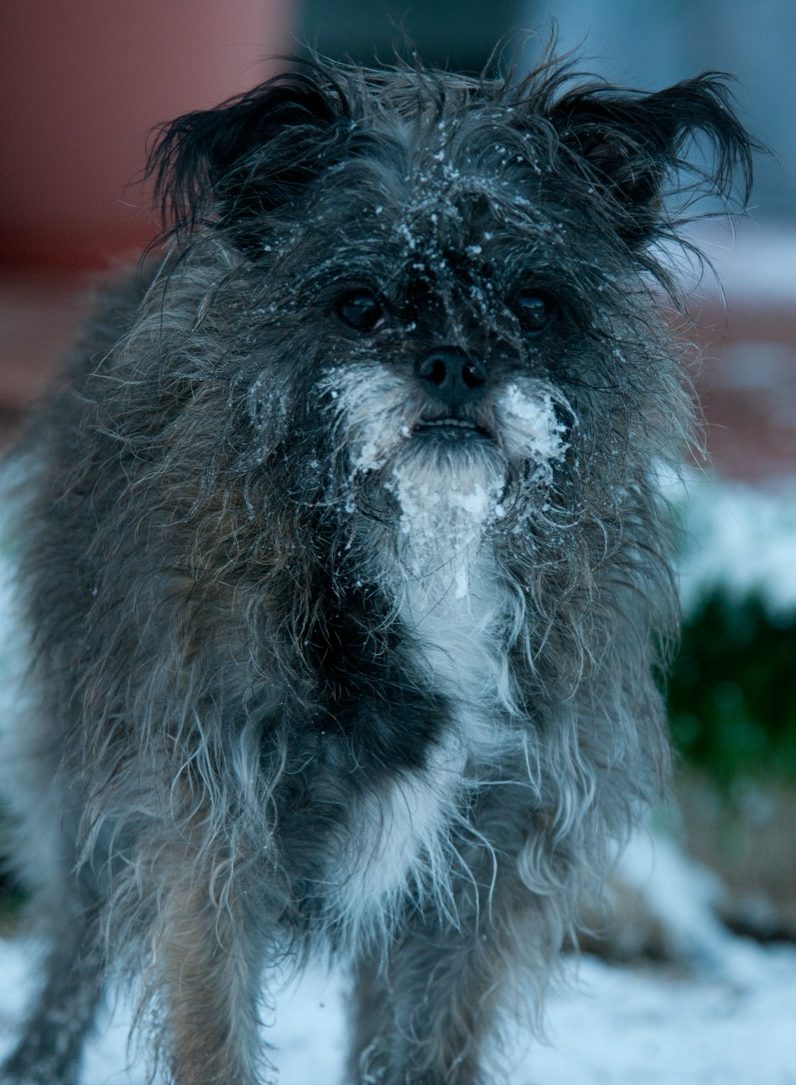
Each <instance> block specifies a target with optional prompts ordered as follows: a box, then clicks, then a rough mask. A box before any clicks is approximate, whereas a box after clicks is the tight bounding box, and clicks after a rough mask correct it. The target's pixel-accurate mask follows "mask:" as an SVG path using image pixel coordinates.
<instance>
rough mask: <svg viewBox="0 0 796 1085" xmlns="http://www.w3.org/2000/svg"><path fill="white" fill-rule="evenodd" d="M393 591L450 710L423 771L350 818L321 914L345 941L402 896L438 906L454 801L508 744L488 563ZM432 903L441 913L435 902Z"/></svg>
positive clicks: (500, 608)
mask: <svg viewBox="0 0 796 1085" xmlns="http://www.w3.org/2000/svg"><path fill="white" fill-rule="evenodd" d="M463 583H466V586H467V590H466V591H464V592H463V591H462V590H461V588H462V584H463ZM401 585H402V587H401V596H400V600H399V615H400V618H401V621H402V624H403V626H404V628H405V629H406V631H407V634H408V636H409V637H410V638H411V640H412V642H413V644H414V646H415V649H414V650H415V652H416V665H417V668H418V670H419V671H420V672H421V673H422V674H423V676H424V680H425V682H424V684H425V683H428V684H430V685H431V686H432V688H435V689H436V690H437V691H438V692H440V693H442V694H443V695H444V696H445V697H446V699H447V700H448V701H449V703H450V704H451V705H452V706H453V716H454V719H453V726H452V727H451V729H450V730H449V731H448V732H447V733H446V734H445V735H444V737H443V738H442V740H441V741H440V742H439V743H438V744H437V745H436V746H434V747H432V748H431V749H430V751H429V754H428V757H427V761H426V764H425V766H424V768H423V769H421V770H418V771H415V772H411V773H409V772H404V773H401V774H399V775H396V776H395V777H394V778H393V780H392V782H391V783H390V784H389V785H388V786H387V787H386V788H382V789H380V790H379V791H378V793H376V792H374V793H372V794H370V795H368V796H367V797H366V798H365V799H363V800H362V801H361V802H360V803H359V805H358V807H357V809H356V810H355V811H353V812H352V820H351V822H350V823H349V826H348V828H347V833H346V835H347V837H348V839H347V841H346V844H345V845H344V847H345V857H344V860H343V862H342V864H341V867H340V869H339V871H338V872H337V873H336V875H335V876H334V878H333V882H334V885H335V888H334V889H333V892H332V896H331V898H330V908H331V915H332V917H333V922H335V923H336V924H341V923H342V924H343V926H344V927H346V928H349V932H350V934H351V935H352V936H353V937H354V938H356V937H358V935H359V933H360V931H361V928H363V927H364V928H365V929H372V928H374V927H378V926H382V925H384V924H386V923H389V917H390V915H391V913H392V911H393V908H394V905H395V904H396V903H397V901H398V900H399V898H400V897H402V896H403V895H404V894H405V893H406V892H407V890H408V891H409V892H410V893H412V894H416V895H418V896H426V895H428V894H431V895H434V896H435V897H443V898H444V897H445V895H446V894H447V893H448V879H447V870H448V866H449V856H450V843H451V834H452V833H454V834H455V831H456V826H457V823H458V822H459V821H460V818H461V813H460V811H461V801H460V800H461V797H462V792H463V790H464V789H466V788H467V787H468V785H469V783H470V782H471V781H472V779H473V778H474V777H475V776H476V775H477V767H478V765H479V764H480V765H483V764H485V763H489V762H491V761H493V760H495V759H496V758H497V757H498V756H499V755H500V754H501V752H502V751H503V750H504V748H505V745H506V742H507V739H508V734H509V732H508V730H507V729H506V728H505V719H506V714H507V713H510V712H511V711H512V706H511V693H510V687H511V684H510V677H509V671H508V663H507V658H506V652H505V640H506V624H507V622H506V619H507V611H508V607H507V596H506V593H505V591H503V590H502V589H501V588H500V587H499V585H498V581H497V577H496V575H495V569H494V564H493V562H492V560H491V555H486V554H484V553H479V554H478V556H477V557H476V560H474V561H473V562H471V563H468V567H467V568H466V569H464V570H463V569H462V568H461V567H453V566H449V567H443V568H441V569H440V570H438V571H436V572H435V573H434V575H431V576H425V577H413V576H405V577H404V578H403V579H402V581H401ZM439 903H440V905H441V907H443V908H444V907H445V906H446V901H445V900H444V899H441V900H440V901H439Z"/></svg>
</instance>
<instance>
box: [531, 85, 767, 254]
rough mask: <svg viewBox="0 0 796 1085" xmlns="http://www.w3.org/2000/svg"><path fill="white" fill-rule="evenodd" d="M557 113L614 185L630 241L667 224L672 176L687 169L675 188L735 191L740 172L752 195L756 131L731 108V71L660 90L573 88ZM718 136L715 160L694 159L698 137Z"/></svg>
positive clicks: (583, 153) (563, 135)
mask: <svg viewBox="0 0 796 1085" xmlns="http://www.w3.org/2000/svg"><path fill="white" fill-rule="evenodd" d="M550 120H551V121H552V123H553V124H554V126H555V127H556V129H557V130H558V133H559V137H560V140H561V143H562V145H563V146H564V147H565V148H566V149H567V150H568V151H569V152H570V153H571V154H573V155H574V156H575V157H576V159H578V160H579V161H580V164H581V167H585V170H586V172H587V174H588V175H589V176H590V178H591V179H593V180H594V181H596V182H597V183H598V184H599V186H600V187H601V189H602V190H603V191H606V190H607V192H608V194H609V195H610V197H612V201H613V204H614V207H615V209H616V211H617V212H618V223H617V225H618V228H619V230H620V233H622V234H623V235H624V236H625V237H626V238H627V240H628V241H631V242H635V243H644V242H645V241H647V240H649V239H650V237H651V236H652V235H653V234H654V233H655V232H656V229H658V228H660V226H661V219H662V196H663V192H664V186H665V183H666V181H667V179H671V178H672V177H673V176H674V175H675V174H676V173H678V172H679V171H686V173H687V174H690V175H691V177H692V183H691V184H690V185H689V184H688V183H684V182H683V176H682V174H681V176H680V178H679V181H678V183H677V184H676V185H675V189H679V190H680V192H681V193H684V192H686V191H688V190H689V189H691V188H693V189H695V190H696V191H697V192H703V193H708V192H712V193H714V194H717V195H719V196H722V197H724V198H729V197H730V195H731V194H732V191H733V182H734V178H735V177H736V174H739V175H740V186H739V188H740V198H741V200H742V202H744V203H745V202H746V200H747V199H748V196H749V190H750V187H751V180H752V150H754V149H756V148H757V147H758V146H759V145H758V144H757V143H756V142H755V141H754V140H753V139H752V138H751V137H750V136H749V134H748V133H747V132H746V130H745V129H744V127H743V125H742V124H741V122H740V121H739V120H738V117H737V116H736V114H735V112H734V111H733V108H732V101H731V95H730V92H729V90H728V88H727V79H726V76H723V75H721V74H720V73H716V72H707V73H705V74H704V75H700V76H697V77H696V78H695V79H687V80H684V81H683V82H682V83H676V84H675V85H674V86H672V87H669V88H668V89H667V90H662V91H659V92H658V93H656V94H649V95H640V94H635V93H633V92H625V93H616V92H615V91H613V90H610V89H608V88H604V87H602V86H590V87H587V88H582V89H577V88H576V89H574V90H572V91H570V92H568V93H567V94H565V95H564V96H563V97H562V98H560V99H559V100H558V101H557V102H556V103H555V105H554V106H553V108H552V110H551V113H550ZM698 132H702V133H704V134H705V135H706V136H707V137H708V140H709V141H710V143H711V144H712V150H713V155H714V159H713V165H712V167H710V166H705V165H704V164H700V163H698V162H693V161H689V160H688V158H687V157H686V156H687V153H688V151H689V150H691V151H693V146H689V145H691V144H692V143H693V139H692V137H693V136H694V135H695V134H696V133H698Z"/></svg>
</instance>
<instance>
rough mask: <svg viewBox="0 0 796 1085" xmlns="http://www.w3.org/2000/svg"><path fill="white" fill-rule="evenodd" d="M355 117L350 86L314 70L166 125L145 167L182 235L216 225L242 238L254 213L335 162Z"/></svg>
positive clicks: (291, 195) (168, 219)
mask: <svg viewBox="0 0 796 1085" xmlns="http://www.w3.org/2000/svg"><path fill="white" fill-rule="evenodd" d="M348 117H349V108H348V103H347V101H346V96H345V93H344V90H343V88H342V87H341V86H340V85H339V84H338V83H337V82H335V81H334V80H333V79H332V78H330V77H329V73H328V72H321V71H320V70H316V69H309V70H308V71H304V72H302V71H298V72H290V73H284V74H282V75H278V76H276V77H274V78H273V79H270V80H268V81H267V82H266V83H263V84H261V85H260V86H258V87H255V88H254V89H253V90H250V91H248V92H247V93H245V94H241V95H239V96H237V97H235V98H231V99H229V100H228V101H226V102H223V103H222V104H221V105H219V106H217V107H216V108H215V109H208V110H200V111H197V112H194V113H186V114H185V115H184V116H182V117H178V118H177V119H176V120H174V121H172V122H171V123H169V124H166V125H164V126H163V127H162V128H161V129H160V131H159V133H158V138H157V142H156V143H155V146H154V148H153V149H152V151H151V152H150V155H149V158H148V162H147V168H146V176H147V177H152V178H154V182H155V195H156V199H157V200H158V201H159V203H160V207H161V212H162V215H163V222H164V225H165V226H166V227H169V226H170V227H171V230H172V231H173V232H176V233H177V234H181V233H185V232H190V231H191V230H193V229H194V228H195V227H196V226H197V224H199V223H208V222H209V223H212V224H215V225H217V226H219V227H221V228H226V229H229V230H230V232H231V233H232V234H233V235H234V236H236V237H237V238H238V239H239V240H243V239H244V238H245V236H246V234H247V231H248V230H249V229H250V228H251V220H252V218H253V217H254V216H256V215H261V214H264V213H267V212H268V211H271V210H273V209H274V208H275V207H277V206H279V205H280V204H282V203H284V202H286V201H289V200H291V199H295V197H296V195H297V193H298V190H299V189H300V188H301V187H302V186H303V185H305V184H306V183H307V182H308V181H309V180H311V179H312V178H313V177H314V176H316V175H317V174H318V173H319V172H320V170H321V169H322V168H323V166H324V165H325V164H327V163H328V155H329V152H330V150H331V148H332V145H333V144H334V143H336V142H337V139H338V138H339V133H340V125H339V124H336V122H338V121H340V120H345V119H347V118H348Z"/></svg>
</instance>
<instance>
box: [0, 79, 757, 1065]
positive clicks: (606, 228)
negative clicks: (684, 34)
mask: <svg viewBox="0 0 796 1085" xmlns="http://www.w3.org/2000/svg"><path fill="white" fill-rule="evenodd" d="M696 132H701V133H702V134H703V136H704V137H706V140H707V141H708V142H710V143H712V145H713V147H714V149H715V151H716V166H715V168H714V169H713V170H711V171H706V170H705V169H704V168H700V170H698V171H697V170H696V169H692V172H691V174H689V175H686V174H684V172H683V171H684V169H685V168H686V163H685V162H684V161H683V148H684V147H687V146H688V145H689V142H690V140H691V138H692V137H693V135H694V133H696ZM752 146H753V145H752V142H751V140H750V139H749V137H748V136H747V134H746V133H745V132H744V130H743V128H742V127H741V125H740V124H739V122H738V120H737V119H736V117H735V116H734V114H733V112H732V110H731V108H730V107H729V101H728V94H727V90H726V86H725V83H724V82H723V80H722V78H721V77H719V76H716V75H704V76H701V77H699V78H696V79H692V80H689V81H687V82H683V83H680V84H678V85H676V86H674V87H671V88H669V89H668V90H664V91H661V92H659V93H655V94H649V95H643V94H639V93H635V92H628V91H622V90H620V89H617V88H615V87H611V86H608V85H604V84H598V83H593V82H592V83H588V84H584V83H583V82H582V81H580V82H579V81H578V80H577V79H576V78H575V79H573V77H572V73H571V72H570V71H569V69H568V68H567V66H566V65H562V64H560V63H556V62H554V61H549V62H547V63H545V64H544V65H542V66H541V67H540V68H539V69H537V70H536V71H535V72H533V73H532V74H531V75H530V76H529V77H527V78H525V79H523V80H519V81H514V82H511V81H505V80H502V79H497V78H494V79H492V78H486V77H485V78H484V79H482V80H480V81H479V80H470V79H467V78H464V77H460V76H456V75H451V74H443V73H440V72H436V71H427V70H423V69H422V68H420V67H419V66H418V67H412V66H409V65H407V66H398V67H397V68H395V69H389V70H379V71H363V70H360V69H356V68H353V67H347V66H342V65H332V64H326V63H322V62H311V63H308V64H305V65H303V66H301V65H299V66H297V67H296V70H295V71H293V72H292V73H291V74H287V75H282V76H279V77H278V78H276V79H274V80H272V81H270V82H268V83H266V84H264V85H263V86H260V87H257V88H256V89H255V90H253V91H251V92H250V93H248V94H245V95H243V96H242V97H239V98H236V99H234V100H232V101H230V102H227V103H225V104H223V105H222V106H220V107H219V108H218V109H213V110H209V111H207V112H199V113H191V114H189V115H187V116H185V117H181V118H179V119H178V120H176V121H174V122H173V123H172V124H171V125H169V126H167V127H166V128H165V129H164V131H163V133H162V135H161V139H160V141H159V143H158V145H157V147H156V148H155V150H154V153H153V157H152V160H151V165H150V168H151V170H152V172H153V174H154V176H155V179H156V182H157V185H158V189H159V193H160V196H161V198H162V201H163V205H164V208H165V211H166V213H167V215H168V216H169V218H168V221H170V222H171V223H172V226H171V229H170V230H169V232H168V233H167V234H166V235H165V236H164V238H162V239H161V240H162V242H163V247H162V251H161V252H160V253H159V255H157V256H156V255H155V254H154V253H150V255H149V257H148V258H147V259H145V260H144V261H143V262H142V263H141V265H140V266H139V268H138V269H137V270H136V271H135V272H134V273H131V274H129V275H128V276H127V277H126V278H125V279H123V280H122V281H121V282H119V283H118V284H117V285H116V286H115V287H113V288H112V289H110V290H109V291H108V292H107V293H106V295H105V296H104V299H103V300H102V301H101V304H100V306H99V311H98V313H97V315H96V317H95V319H94V320H93V321H92V322H91V324H90V325H89V326H88V328H87V330H86V333H85V337H84V339H83V342H82V344H81V345H80V347H79V348H78V350H77V351H76V353H75V355H74V358H73V362H72V366H71V371H70V372H69V374H68V377H67V379H65V381H64V382H63V385H62V387H61V389H60V390H59V391H57V392H56V393H55V394H54V395H53V396H52V397H51V399H50V401H49V404H48V405H46V406H45V407H44V408H43V410H42V411H41V412H40V414H39V415H38V418H37V420H36V421H35V422H34V424H33V425H32V427H31V430H30V432H29V434H28V437H27V440H26V442H25V443H24V446H23V448H22V449H21V451H20V453H19V455H20V457H21V461H22V462H23V464H24V465H25V470H26V485H25V494H26V497H25V501H26V506H25V511H24V521H23V522H24V530H23V532H22V533H21V534H22V537H23V539H24V543H25V550H24V555H23V558H22V569H21V582H22V585H23V589H24V593H25V595H24V599H25V604H26V608H27V611H26V613H27V619H28V622H29V628H30V631H31V639H32V649H31V651H32V658H33V660H34V663H33V667H32V677H33V685H32V687H31V688H32V691H33V696H34V699H35V705H34V711H33V712H32V715H31V717H30V718H29V719H28V720H27V722H26V725H25V726H24V727H20V728H19V729H18V733H17V734H16V736H15V737H14V739H13V742H14V748H13V750H12V753H13V756H14V758H15V759H16V760H15V761H14V762H13V763H14V765H15V768H14V772H13V782H14V786H13V788H12V792H13V793H12V796H11V798H12V802H13V807H14V809H15V810H16V812H17V813H18V815H19V817H18V822H19V828H18V837H17V844H18V847H17V852H18V855H19V862H18V867H19V873H20V875H21V876H22V877H23V878H24V879H25V880H26V882H27V883H29V884H31V885H32V886H33V888H34V889H35V890H36V894H35V898H34V899H35V901H36V902H37V903H38V905H39V909H40V914H41V918H42V922H43V924H44V929H45V931H46V934H47V936H48V939H49V944H50V946H51V949H50V951H49V956H48V958H47V963H46V970H45V975H44V980H43V985H42V990H41V992H40V994H39V997H38V1000H37V1001H36V1003H35V1005H34V1006H33V1008H32V1011H31V1014H30V1017H29V1019H28V1022H27V1024H26V1027H25V1029H24V1032H23V1035H22V1037H21V1039H20V1041H19V1043H18V1046H17V1048H16V1049H15V1051H14V1052H13V1054H12V1055H11V1056H10V1058H9V1059H8V1061H7V1062H6V1063H5V1065H4V1067H3V1069H2V1071H0V1080H2V1082H3V1083H6V1085H7V1083H9V1082H14V1083H24V1085H71V1083H73V1082H74V1081H75V1079H76V1076H77V1073H78V1066H79V1058H80V1052H81V1048H82V1046H83V1042H84V1039H85V1037H86V1035H87V1033H88V1031H89V1029H90V1026H91V1023H92V1020H93V1018H94V1016H95V1011H96V1009H97V1006H98V1004H99V1002H100V1000H101V993H102V987H103V981H104V979H105V977H106V975H107V973H108V970H109V969H110V967H111V966H112V965H114V964H115V965H117V966H118V967H119V968H120V969H121V971H122V973H123V974H125V975H131V974H133V973H134V972H135V973H136V974H138V973H140V974H142V976H143V984H144V992H145V998H144V1001H143V1002H142V1021H146V1022H147V1027H148V1028H150V1030H151V1031H152V1032H153V1040H154V1048H153V1049H154V1050H155V1051H156V1052H158V1054H159V1056H160V1063H159V1064H160V1066H161V1067H164V1068H165V1070H166V1072H167V1074H168V1075H169V1080H173V1081H174V1082H175V1083H177V1085H252V1083H254V1082H256V1081H258V1080H260V1073H261V1072H262V1071H267V1070H268V1064H267V1060H266V1059H265V1057H264V1055H263V1053H262V1050H261V1046H260V1035H259V1022H258V1012H259V1007H260V1006H261V1004H262V999H263V997H264V993H263V992H264V990H265V991H267V990H268V979H269V972H270V975H271V977H273V975H274V969H275V966H276V965H277V964H279V963H281V964H282V965H284V964H285V962H291V961H292V962H297V963H299V962H300V961H301V960H302V959H303V957H304V956H305V955H306V953H307V952H309V950H310V949H311V948H313V947H318V946H320V947H322V948H324V949H325V950H327V951H328V952H330V953H331V954H332V955H334V956H336V957H337V958H338V959H340V960H342V961H343V962H344V963H345V964H346V965H347V967H348V968H349V969H350V974H351V977H352V991H353V993H352V996H351V1006H352V1028H351V1054H350V1062H349V1065H348V1072H347V1073H348V1077H347V1080H349V1081H352V1082H360V1083H362V1082H381V1083H383V1085H443V1083H444V1085H473V1083H475V1082H480V1081H484V1080H487V1079H489V1080H493V1079H494V1074H490V1075H489V1078H487V1076H485V1071H484V1069H483V1067H482V1064H481V1062H480V1060H479V1049H480V1048H482V1046H483V1045H482V1041H483V1038H484V1037H485V1036H486V1035H487V1034H489V1033H491V1031H492V1030H493V1028H494V1027H496V1024H497V1022H498V1021H499V1020H500V1017H501V1010H503V1011H505V1010H507V1009H509V1008H514V1009H516V1006H517V1004H518V1003H517V999H518V997H519V994H518V992H520V991H522V992H528V991H530V992H531V995H532V997H531V999H530V1000H529V1009H530V1010H531V1011H532V1010H533V1009H534V1008H537V1009H538V1006H539V1001H540V997H541V995H542V993H543V990H544V987H545V984H546V982H547V980H548V979H549V977H550V976H551V974H552V973H553V972H554V970H555V963H556V960H557V958H558V955H559V951H560V947H561V944H562V939H563V938H564V937H565V935H566V934H567V933H568V932H569V931H570V930H571V929H572V927H573V924H575V922H576V920H577V913H578V900H579V896H580V894H581V891H582V889H583V888H584V886H585V885H587V884H590V883H591V882H592V880H593V879H594V878H595V877H599V876H600V874H601V872H602V871H603V870H604V867H605V863H606V861H607V856H608V854H609V852H610V849H611V846H612V843H613V842H614V841H615V840H616V839H617V838H618V837H621V836H622V834H623V833H625V832H626V830H627V828H628V827H629V825H630V824H632V822H633V821H634V819H636V818H637V816H638V813H639V811H640V810H641V809H643V807H644V805H645V804H647V803H649V801H650V800H651V799H653V798H654V797H655V796H656V795H657V794H658V793H659V789H660V786H661V783H662V780H663V779H665V776H666V771H667V761H668V754H667V741H666V737H665V728H664V724H663V714H662V708H661V698H660V696H659V693H658V690H657V687H656V682H655V680H654V671H655V669H656V668H657V666H658V665H659V663H660V661H661V658H662V655H663V654H664V653H665V644H666V642H667V641H668V640H669V639H670V638H671V634H672V633H673V631H674V629H675V626H676V606H675V602H674V593H673V590H672V580H671V573H670V557H669V541H668V539H669V531H668V521H667V516H666V510H665V508H664V506H663V503H662V501H661V499H660V496H659V495H658V493H657V489H656V481H655V480H656V477H657V475H658V469H659V465H660V464H661V463H665V462H666V461H671V460H676V459H677V457H678V456H679V454H680V452H681V447H682V442H683V439H684V438H687V435H688V433H689V430H690V424H691V412H690V398H689V395H688V394H687V391H686V389H685V388H684V385H683V380H682V376H681V373H680V367H679V365H678V362H677V360H676V358H675V356H674V352H673V350H672V347H671V344H670V343H669V341H668V338H667V333H666V330H665V328H664V323H663V320H662V318H661V317H660V316H659V313H658V309H657V305H656V292H657V291H658V289H659V286H660V285H661V284H663V286H664V287H667V286H670V284H669V283H668V281H667V275H666V272H665V270H664V268H663V267H662V266H661V264H660V263H659V262H658V260H656V257H655V247H656V245H659V243H660V242H661V241H662V240H668V239H671V238H673V237H675V236H676V228H677V223H676V222H675V221H674V212H673V211H672V210H671V209H670V210H668V211H667V210H666V207H667V205H666V204H665V202H664V199H663V198H664V197H665V196H666V195H667V191H668V190H669V189H672V188H676V189H677V190H678V191H679V192H680V194H681V196H682V193H683V191H684V190H686V191H690V187H691V184H692V182H693V184H694V185H696V186H698V187H700V188H705V187H707V188H709V189H712V190H714V191H718V192H719V193H723V194H725V195H727V194H729V192H730V186H731V176H732V174H733V171H734V170H735V168H736V167H739V168H740V172H741V177H742V180H743V181H744V183H745V184H746V186H747V188H748V179H749V169H750V154H751V149H752ZM684 177H685V181H684ZM686 182H687V185H686ZM681 202H682V201H681ZM9 756H10V754H9ZM517 977H519V979H520V982H519V983H518V984H516V985H515V984H514V983H513V982H512V981H513V980H515V979H516V978H517ZM263 984H264V986H263ZM144 1011H145V1013H144ZM530 1016H531V1015H527V1019H529V1017H530Z"/></svg>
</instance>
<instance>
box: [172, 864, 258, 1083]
mask: <svg viewBox="0 0 796 1085" xmlns="http://www.w3.org/2000/svg"><path fill="white" fill-rule="evenodd" d="M213 873H214V872H213V871H212V870H211V871H209V872H207V876H206V877H197V872H196V871H192V872H191V875H192V876H191V877H190V879H189V878H188V877H186V878H185V880H184V881H182V882H181V881H180V880H178V881H176V883H175V884H174V885H173V886H172V888H171V889H170V891H169V893H168V898H167V899H168V903H167V906H166V909H165V912H164V915H163V916H162V939H163V958H164V966H165V975H164V976H163V983H164V986H165V994H166V1001H167V1007H168V1009H167V1013H168V1033H169V1035H168V1046H169V1054H170V1060H171V1071H172V1075H173V1080H174V1083H175V1085H256V1082H257V1081H258V1080H259V1069H260V1068H261V1066H262V1065H263V1061H264V1060H263V1052H262V1050H261V1044H260V1042H259V1013H258V1004H259V995H260V979H261V971H262V961H263V942H264V939H263V937H262V931H263V929H264V927H265V920H266V918H267V914H266V913H267V907H265V906H264V905H263V902H261V901H260V900H259V895H257V894H250V893H249V892H247V890H246V888H245V886H243V885H237V884H235V883H232V884H230V885H226V886H225V887H224V890H223V894H222V895H221V896H220V897H219V896H218V895H217V891H216V890H217V888H218V887H217V886H216V885H215V880H214V878H213ZM258 905H262V907H258Z"/></svg>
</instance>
